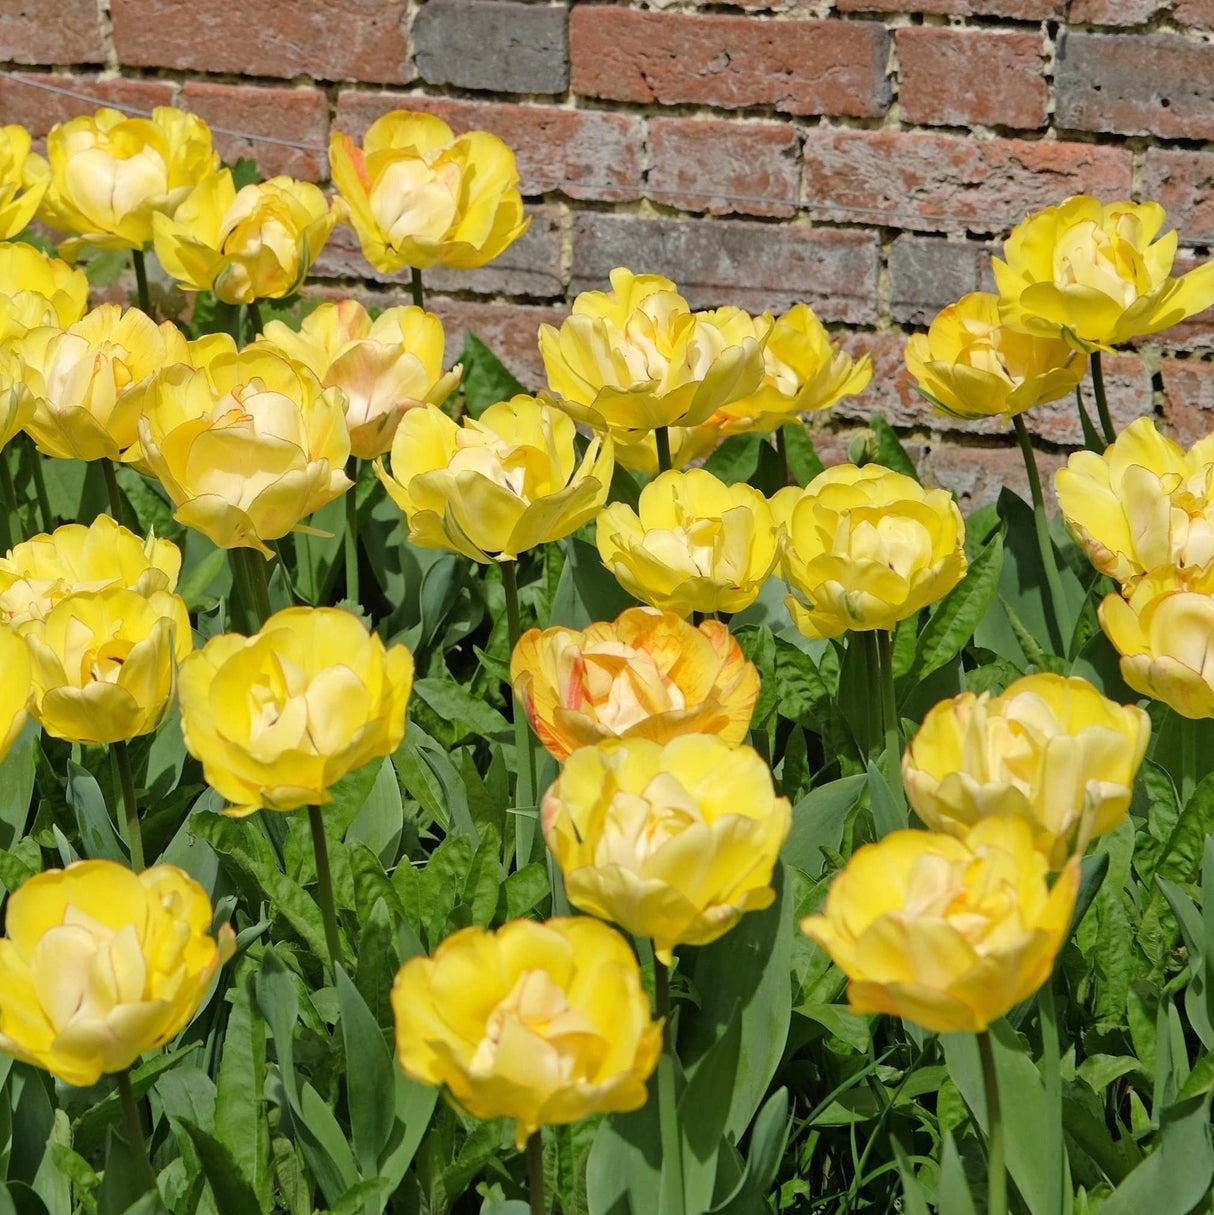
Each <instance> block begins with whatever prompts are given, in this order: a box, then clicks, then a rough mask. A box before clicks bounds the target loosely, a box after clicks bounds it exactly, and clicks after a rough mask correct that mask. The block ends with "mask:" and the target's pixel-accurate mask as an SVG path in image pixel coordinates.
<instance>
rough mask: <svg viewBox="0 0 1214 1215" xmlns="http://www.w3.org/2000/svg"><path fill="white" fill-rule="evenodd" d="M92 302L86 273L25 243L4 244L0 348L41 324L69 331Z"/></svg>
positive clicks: (0, 251) (0, 261) (0, 245)
mask: <svg viewBox="0 0 1214 1215" xmlns="http://www.w3.org/2000/svg"><path fill="white" fill-rule="evenodd" d="M88 303H89V280H88V277H87V275H86V274H85V273H84V271H83V270H81V269H79V268H73V267H72V266H69V265H68V264H67V262H65V261H64V260H63V259H62V258H59V257H48V256H47V255H46V254H45V253H43V252H42V251H41V250H40V249H36V248H34V246H33V245H27V244H25V243H24V242H23V241H14V242H13V243H11V244H8V243H0V347H3V346H8V345H11V343H12V342H13V340H14V339H16V338H20V337H21V336H23V335H24V334H25V333H26V332H27V331H28V330H30V329H33V328H35V327H37V326H38V325H58V326H60V327H61V328H64V329H66V328H67V326H68V325H70V324H72V323H73V322H74V321H78V320H79V319H80V318H81V317H82V316H83V315H84V313H85V309H87V308H88Z"/></svg>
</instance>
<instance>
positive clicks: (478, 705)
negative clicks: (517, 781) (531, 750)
mask: <svg viewBox="0 0 1214 1215" xmlns="http://www.w3.org/2000/svg"><path fill="white" fill-rule="evenodd" d="M413 694H414V695H415V696H418V697H420V698H421V699H422V700H423V701H425V702H426V704H428V705H429V706H430V708H431V709H433V710H434V712H435V713H437V714H438V715H439V716H440V717H441V718H443V719H444V720H446V721H448V722H450V723H452V724H453V725H455V726H456V727H457V729H456V731H455V734H456V737H455V739H454V742H459V741H460V740H461V739H463V738H466V737H467V736H468V735H469V734H471V735H479V736H480V737H481V738H484V739H485V740H486V741H492V740H493V739H495V738H500V739H503V740H505V739H509V737H510V734H511V727H510V723H509V722H508V721H507V720H506V719H505V718H504V717H503V716H502V715H501V714H500V713H499V712H498V711H497V710H496V709H495V708H494V707H493V706H492V705H488V704H486V703H485V702H484V701H483V700H481V699H480V698H479V697H476V696H473V695H472V694H471V693H470V692H468V691H467V690H466V689H465V688H461V687H460V686H459V685H458V684H456V683H452V682H451V681H450V680H446V679H416V680H414V681H413Z"/></svg>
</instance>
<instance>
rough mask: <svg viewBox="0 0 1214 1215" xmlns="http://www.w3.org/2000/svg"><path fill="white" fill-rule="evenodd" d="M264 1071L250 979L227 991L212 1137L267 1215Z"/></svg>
mask: <svg viewBox="0 0 1214 1215" xmlns="http://www.w3.org/2000/svg"><path fill="white" fill-rule="evenodd" d="M265 1072H266V1023H265V1019H264V1018H263V1017H262V1016H261V1015H260V1013H254V1011H253V994H252V979H251V977H250V978H249V979H248V980H246V982H244V983H241V984H238V985H236V986H235V987H234V989H233V992H232V999H231V1010H230V1012H229V1014H228V1024H227V1030H226V1032H225V1033H224V1038H223V1053H222V1055H221V1056H220V1059H219V1076H218V1079H217V1080H216V1089H215V1137H216V1138H217V1139H218V1140H219V1141H220V1142H221V1143H224V1144H226V1145H228V1147H229V1148H230V1150H231V1153H232V1159H233V1162H234V1164H235V1166H236V1168H237V1170H238V1171H239V1173H240V1176H241V1178H242V1179H243V1180H244V1182H245V1183H246V1184H247V1185H248V1187H249V1189H250V1190H251V1191H252V1192H253V1194H254V1195H255V1196H256V1197H257V1200H258V1204H259V1206H260V1208H261V1209H262V1210H263V1211H268V1210H269V1209H270V1205H271V1185H270V1182H271V1178H270V1126H269V1123H268V1122H267V1120H266V1115H265V1110H264V1108H263V1105H264V1098H263V1096H262V1094H263V1092H264V1089H265ZM203 1129H205V1127H204V1128H203ZM212 1188H214V1187H212Z"/></svg>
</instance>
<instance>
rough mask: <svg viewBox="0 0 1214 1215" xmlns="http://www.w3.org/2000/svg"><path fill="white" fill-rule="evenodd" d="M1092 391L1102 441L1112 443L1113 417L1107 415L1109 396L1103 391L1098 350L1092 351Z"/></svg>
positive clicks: (1115, 435)
mask: <svg viewBox="0 0 1214 1215" xmlns="http://www.w3.org/2000/svg"><path fill="white" fill-rule="evenodd" d="M1091 363H1092V391H1093V392H1094V393H1095V394H1096V413H1097V415H1098V416H1099V418H1100V429H1101V430H1103V431H1104V441H1105V442H1106V443H1112V442H1113V441H1114V440H1115V439H1116V438H1117V431H1116V429H1115V428H1114V426H1113V419H1112V418H1111V417H1110V416H1109V398H1108V397H1107V396H1106V395H1105V391H1104V368H1103V367H1102V366H1101V363H1100V351H1099V350H1093V351H1092V358H1091Z"/></svg>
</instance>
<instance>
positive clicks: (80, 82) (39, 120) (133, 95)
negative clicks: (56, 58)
mask: <svg viewBox="0 0 1214 1215" xmlns="http://www.w3.org/2000/svg"><path fill="white" fill-rule="evenodd" d="M23 79H25V78H24V77H22V78H18V79H13V78H11V77H7V76H0V114H2V115H3V121H4V122H17V123H20V124H21V125H22V126H23V127H26V128H27V129H28V130H29V132H30V134H31V135H33V137H34V138H35V139H36V140H40V139H41V138H42V137H43V136H45V135H46V133H47V132H48V131H49V130H50V129H51V127H53V126H54V125H55V124H56V123H57V122H67V120H68V119H69V118H76V117H77V116H78V115H80V114H91V113H93V111H94V110H96V109H97V108H98V107H99V106H106V105H112V106H118V107H119V108H121V107H123V106H131V107H133V108H134V109H138V110H151V109H154V108H155V107H156V106H158V105H168V104H170V103H171V102H172V100H173V92H174V89H173V86H172V85H171V84H169V83H168V82H167V81H163V80H120V79H111V80H96V79H94V78H93V77H90V76H38V75H31V76H29V77H28V79H30V80H41V81H44V82H45V83H47V84H55V85H58V86H59V87H60V88H63V89H71V90H72V91H73V92H78V93H82V94H84V95H86V96H88V97H92V98H96V100H95V101H80V100H77V99H76V98H74V97H64V96H63V95H62V94H61V93H48V92H47V91H46V90H45V89H39V88H34V87H32V86H31V85H29V84H24V83H22V80H23Z"/></svg>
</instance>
